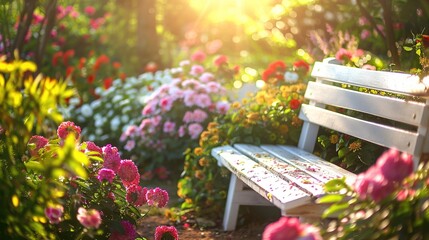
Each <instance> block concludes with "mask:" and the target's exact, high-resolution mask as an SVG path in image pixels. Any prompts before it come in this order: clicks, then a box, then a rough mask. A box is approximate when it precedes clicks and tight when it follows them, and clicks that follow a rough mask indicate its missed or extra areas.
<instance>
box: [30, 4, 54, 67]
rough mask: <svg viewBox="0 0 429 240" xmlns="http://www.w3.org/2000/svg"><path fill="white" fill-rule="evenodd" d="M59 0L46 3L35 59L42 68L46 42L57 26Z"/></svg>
mask: <svg viewBox="0 0 429 240" xmlns="http://www.w3.org/2000/svg"><path fill="white" fill-rule="evenodd" d="M57 2H58V0H50V1H49V3H48V4H47V5H46V16H45V19H44V22H43V25H42V26H43V27H42V30H41V34H40V35H39V38H38V40H37V46H36V47H37V49H36V53H35V61H36V64H37V66H38V69H41V66H42V65H43V56H44V55H45V49H46V44H47V43H48V40H49V39H50V38H49V36H50V34H51V31H52V29H53V28H54V26H55V19H56V16H57Z"/></svg>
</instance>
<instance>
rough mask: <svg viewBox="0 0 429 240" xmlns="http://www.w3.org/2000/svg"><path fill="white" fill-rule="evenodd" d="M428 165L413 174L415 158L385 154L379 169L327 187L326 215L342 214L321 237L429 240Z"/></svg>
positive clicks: (335, 181) (379, 159)
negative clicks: (329, 204) (348, 181)
mask: <svg viewBox="0 0 429 240" xmlns="http://www.w3.org/2000/svg"><path fill="white" fill-rule="evenodd" d="M428 169H429V164H428V163H427V162H426V163H421V164H420V165H419V167H418V168H417V170H416V171H414V172H413V160H412V156H411V155H408V154H405V153H400V152H399V151H397V150H395V149H390V150H387V151H385V152H384V153H383V154H382V155H381V156H380V157H379V158H378V159H377V162H376V164H375V165H373V166H372V167H371V168H369V169H368V170H367V171H366V172H363V173H361V174H359V175H358V176H357V179H356V181H355V182H354V184H353V185H351V186H350V185H347V184H346V183H345V180H344V179H338V180H332V181H330V182H328V183H327V184H326V186H325V187H326V190H327V192H329V193H330V194H328V195H327V196H325V197H323V198H322V199H320V202H325V203H331V204H332V206H331V207H330V208H328V209H327V210H326V211H325V213H324V215H325V216H329V215H331V214H332V213H339V219H338V220H336V221H331V222H330V224H329V227H328V228H327V229H326V231H325V232H324V233H323V235H324V236H327V237H331V238H335V239H355V238H359V239H392V238H395V239H427V238H428V236H429V235H428V233H427V231H426V230H427V228H428V227H429V217H428V216H429V204H428V203H429V191H428V184H429V175H428V173H429V171H428Z"/></svg>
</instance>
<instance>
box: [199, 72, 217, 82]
mask: <svg viewBox="0 0 429 240" xmlns="http://www.w3.org/2000/svg"><path fill="white" fill-rule="evenodd" d="M214 79H215V77H214V75H213V74H212V73H208V72H205V73H203V74H201V76H200V81H201V82H203V83H207V82H211V81H213V80H214Z"/></svg>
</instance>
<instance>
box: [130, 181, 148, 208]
mask: <svg viewBox="0 0 429 240" xmlns="http://www.w3.org/2000/svg"><path fill="white" fill-rule="evenodd" d="M147 192H148V190H147V188H142V187H141V186H140V185H136V184H131V185H130V186H128V187H127V195H126V199H127V202H128V203H129V204H132V205H134V206H142V205H143V204H145V203H146V202H147V198H146V194H147Z"/></svg>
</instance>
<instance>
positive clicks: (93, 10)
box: [84, 6, 95, 16]
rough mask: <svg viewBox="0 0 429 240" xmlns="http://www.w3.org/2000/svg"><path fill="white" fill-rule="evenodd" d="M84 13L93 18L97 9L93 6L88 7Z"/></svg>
mask: <svg viewBox="0 0 429 240" xmlns="http://www.w3.org/2000/svg"><path fill="white" fill-rule="evenodd" d="M84 12H85V13H86V14H87V15H88V16H91V15H93V14H94V13H95V8H94V7H93V6H87V7H85V9H84Z"/></svg>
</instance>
